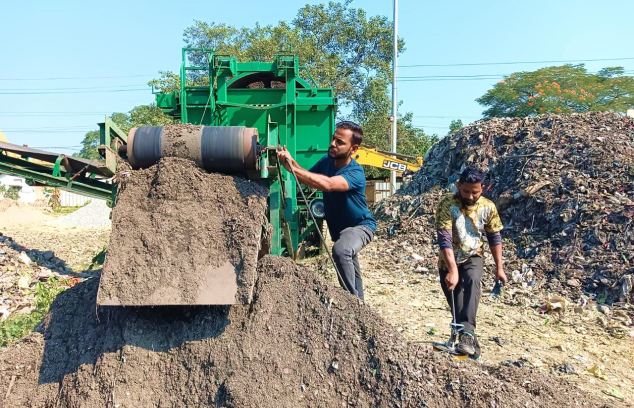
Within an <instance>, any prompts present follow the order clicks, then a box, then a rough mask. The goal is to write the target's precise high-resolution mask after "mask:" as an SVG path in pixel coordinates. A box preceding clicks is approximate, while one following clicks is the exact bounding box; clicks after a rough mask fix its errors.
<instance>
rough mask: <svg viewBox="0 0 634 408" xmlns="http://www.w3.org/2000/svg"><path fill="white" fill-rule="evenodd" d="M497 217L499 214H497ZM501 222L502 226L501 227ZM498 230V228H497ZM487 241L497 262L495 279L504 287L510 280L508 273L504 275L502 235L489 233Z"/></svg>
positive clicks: (497, 232) (498, 232)
mask: <svg viewBox="0 0 634 408" xmlns="http://www.w3.org/2000/svg"><path fill="white" fill-rule="evenodd" d="M496 215H497V212H496ZM501 224H502V223H501V222H500V226H501ZM495 229H497V228H495ZM486 235H487V241H489V248H491V254H492V255H493V260H494V261H495V266H496V272H495V279H496V280H501V281H502V283H503V284H504V285H506V284H507V282H508V279H507V277H506V273H504V264H503V260H502V235H501V234H500V231H496V232H489V231H487V233H486Z"/></svg>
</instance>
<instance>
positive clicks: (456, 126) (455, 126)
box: [449, 119, 464, 133]
mask: <svg viewBox="0 0 634 408" xmlns="http://www.w3.org/2000/svg"><path fill="white" fill-rule="evenodd" d="M463 127H464V125H463V124H462V120H460V119H457V120H452V121H451V123H450V124H449V131H450V132H451V133H453V132H457V131H459V130H460V129H462V128H463Z"/></svg>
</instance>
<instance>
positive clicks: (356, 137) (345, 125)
mask: <svg viewBox="0 0 634 408" xmlns="http://www.w3.org/2000/svg"><path fill="white" fill-rule="evenodd" d="M336 128H337V129H348V130H351V131H352V144H353V145H361V142H363V129H361V126H359V125H357V124H356V123H354V122H352V121H349V120H344V121H342V122H339V123H337V126H336Z"/></svg>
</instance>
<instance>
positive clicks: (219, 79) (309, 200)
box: [0, 48, 336, 258]
mask: <svg viewBox="0 0 634 408" xmlns="http://www.w3.org/2000/svg"><path fill="white" fill-rule="evenodd" d="M192 53H193V55H196V56H198V57H199V58H198V59H199V60H200V59H201V58H200V57H202V59H203V60H204V61H205V63H204V64H203V66H191V65H189V64H188V62H189V56H190V55H192ZM188 78H190V79H191V78H196V79H197V81H195V82H196V83H208V84H209V85H206V86H198V85H196V86H194V85H191V81H188ZM207 80H208V82H207ZM156 103H157V106H158V107H159V108H161V110H162V111H163V112H164V113H166V114H167V115H170V116H173V117H174V118H177V119H180V122H181V123H183V124H192V125H197V126H196V127H195V129H196V131H195V132H194V133H195V134H194V135H190V136H191V137H190V140H189V142H190V143H192V146H193V145H196V146H194V148H193V149H192V150H197V151H198V152H199V153H198V156H197V157H189V158H191V159H193V160H194V161H196V162H197V163H198V164H199V165H200V166H201V167H204V168H205V169H207V170H209V171H216V172H220V173H239V174H242V175H244V176H246V177H248V178H249V179H252V180H254V181H257V182H259V183H262V184H263V185H265V186H266V187H267V188H268V189H269V198H268V208H269V214H268V216H269V221H270V223H271V225H272V227H273V231H272V237H271V243H270V248H269V251H268V252H269V253H271V254H274V255H283V254H284V255H287V256H290V257H293V258H296V257H297V256H298V254H299V252H300V250H301V248H302V244H303V243H304V242H306V241H307V240H314V239H315V236H316V234H314V232H316V229H317V228H322V225H321V224H322V223H323V217H324V208H323V202H322V201H321V193H319V192H316V191H311V190H310V189H308V188H307V187H302V188H304V189H305V191H304V192H305V196H306V200H304V199H303V198H301V194H299V192H298V190H297V188H298V186H297V184H296V182H295V180H294V178H293V177H292V175H291V174H290V173H288V172H287V171H286V170H285V169H284V168H283V167H282V166H280V163H278V161H277V153H276V152H277V149H278V148H279V146H286V148H287V149H288V150H289V151H290V152H291V154H292V155H293V157H294V158H295V159H296V160H297V162H298V163H299V165H301V166H302V167H304V168H310V167H312V166H313V165H314V164H315V163H316V162H317V161H318V160H319V159H320V158H321V157H323V156H324V155H325V154H326V153H327V151H328V147H329V144H330V140H331V138H332V135H333V133H334V130H335V109H336V99H335V97H334V94H333V90H332V89H330V88H319V87H317V86H316V84H315V81H314V80H313V78H312V76H311V74H310V72H309V71H308V70H307V69H306V67H304V66H301V65H300V63H299V60H298V58H297V57H296V56H295V55H293V54H290V53H280V54H278V55H276V56H275V58H274V60H273V61H271V62H238V61H237V60H236V58H234V57H231V56H227V55H218V54H215V53H214V52H213V51H212V50H210V49H206V48H183V50H182V64H181V68H180V89H179V90H178V91H175V92H169V93H156ZM99 128H100V146H99V147H98V150H99V153H100V155H101V156H102V157H103V158H104V160H105V162H98V161H90V160H85V159H78V158H74V157H70V156H65V155H61V154H57V153H51V152H45V151H41V150H35V149H31V148H28V147H24V146H18V145H13V144H10V143H3V142H0V172H2V173H5V174H12V175H16V176H20V177H24V178H26V179H28V180H30V181H31V182H35V183H39V184H44V185H50V186H53V187H58V188H61V189H65V190H68V191H73V192H76V193H78V194H84V195H89V196H92V197H97V198H103V199H106V200H108V202H109V204H110V205H114V204H115V202H114V200H115V197H116V183H115V184H113V183H112V182H110V181H109V180H110V179H111V178H112V176H114V175H115V174H116V167H117V160H119V159H120V157H123V158H125V159H127V160H128V161H129V162H130V164H131V165H132V167H133V168H140V167H148V166H150V165H152V164H154V163H155V162H157V161H158V159H160V157H162V154H163V153H162V147H163V146H164V145H165V144H166V143H167V142H166V140H167V137H166V135H164V134H163V130H164V128H162V127H139V128H134V129H132V130H130V132H129V133H128V134H126V133H125V132H123V131H122V130H121V129H119V128H118V127H117V126H116V124H114V123H113V122H112V121H111V120H110V119H108V118H106V119H105V120H104V122H102V123H99ZM201 151H202V153H201ZM309 211H311V212H312V214H313V215H314V216H315V219H316V220H317V221H316V222H317V224H318V225H315V223H313V221H312V220H311V217H310V214H309Z"/></svg>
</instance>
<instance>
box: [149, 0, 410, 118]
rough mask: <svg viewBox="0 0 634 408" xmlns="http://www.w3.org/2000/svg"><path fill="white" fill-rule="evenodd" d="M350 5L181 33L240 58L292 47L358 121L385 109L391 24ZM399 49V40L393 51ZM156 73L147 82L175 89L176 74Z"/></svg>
mask: <svg viewBox="0 0 634 408" xmlns="http://www.w3.org/2000/svg"><path fill="white" fill-rule="evenodd" d="M350 3H351V2H350V1H345V2H343V3H334V2H330V3H328V4H317V5H306V6H304V7H302V8H301V9H299V11H298V12H297V15H296V17H295V19H294V20H293V21H292V22H291V23H288V22H285V21H281V22H279V23H278V24H277V25H275V26H273V25H268V26H260V25H259V24H256V25H255V26H254V27H252V28H247V27H242V28H236V27H232V26H229V25H226V24H224V23H215V22H204V21H196V22H195V23H194V25H192V26H191V27H188V28H187V29H185V32H184V34H183V37H184V40H185V44H186V46H188V47H206V48H211V49H213V50H214V51H215V52H216V53H218V54H226V55H232V56H234V57H236V58H238V60H240V61H272V60H273V58H274V57H275V55H276V54H278V53H279V52H280V51H290V50H291V49H292V52H293V53H294V54H295V55H297V56H298V57H299V59H300V61H301V62H302V63H303V64H305V65H306V67H307V68H308V69H309V70H310V72H311V74H312V75H313V77H314V79H315V80H316V82H317V85H318V86H320V87H332V88H333V89H334V90H335V93H336V94H337V97H338V102H339V106H341V107H349V108H350V109H351V112H352V115H353V116H354V117H355V119H356V120H357V121H358V122H362V123H363V122H365V119H366V118H367V117H368V116H371V115H372V114H374V112H375V111H376V109H375V108H376V105H377V104H378V105H382V108H385V105H386V103H387V107H388V108H389V99H388V94H387V92H386V86H387V85H388V84H389V78H391V66H390V64H391V61H392V22H391V20H390V19H388V18H387V17H384V16H368V15H367V13H366V12H365V11H364V10H363V9H361V8H358V9H357V8H352V7H350ZM404 48H405V44H404V42H403V41H402V40H401V41H400V42H399V50H400V51H401V52H402V51H403V50H404ZM206 57H207V55H205V54H203V53H191V55H190V60H191V64H192V65H198V66H205V65H206V59H205V58H206ZM160 75H161V76H160V78H158V79H154V80H152V81H150V84H151V85H154V86H155V87H156V88H157V89H160V90H161V91H163V92H167V91H174V90H177V89H178V83H179V77H178V75H177V74H175V73H172V72H169V71H162V72H160ZM190 75H191V76H189V77H188V78H187V80H188V83H191V84H196V85H201V84H206V79H203V78H202V77H201V76H202V75H204V73H203V72H192V73H191V74H190ZM302 75H304V74H303V73H302ZM306 79H308V78H306ZM377 90H378V92H377ZM370 95H371V96H372V97H371V98H369V96H370Z"/></svg>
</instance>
